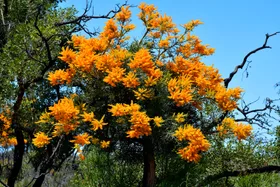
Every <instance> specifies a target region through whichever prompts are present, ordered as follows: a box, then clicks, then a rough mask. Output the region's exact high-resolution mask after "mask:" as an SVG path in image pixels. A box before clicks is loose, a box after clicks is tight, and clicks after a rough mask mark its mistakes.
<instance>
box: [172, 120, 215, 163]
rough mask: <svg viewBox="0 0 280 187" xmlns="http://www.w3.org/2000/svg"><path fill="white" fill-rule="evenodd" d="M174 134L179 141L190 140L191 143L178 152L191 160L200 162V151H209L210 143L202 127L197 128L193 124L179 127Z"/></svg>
mask: <svg viewBox="0 0 280 187" xmlns="http://www.w3.org/2000/svg"><path fill="white" fill-rule="evenodd" d="M174 136H175V137H176V138H177V139H178V141H188V142H189V145H188V146H187V147H185V148H182V149H179V151H178V154H179V155H181V157H182V158H183V159H185V160H188V161H189V162H193V161H194V162H198V161H199V159H200V157H201V156H200V155H199V153H200V152H202V151H207V150H208V149H209V147H210V143H209V142H208V141H207V140H206V139H205V137H204V135H203V134H202V132H201V131H200V129H196V128H194V127H193V126H191V125H186V126H184V127H179V128H178V129H177V130H176V131H175V134H174Z"/></svg>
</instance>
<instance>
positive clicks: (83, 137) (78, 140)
mask: <svg viewBox="0 0 280 187" xmlns="http://www.w3.org/2000/svg"><path fill="white" fill-rule="evenodd" d="M91 138H92V136H90V135H89V134H88V133H83V134H78V135H77V136H74V140H70V142H72V143H74V144H79V145H81V146H84V145H85V144H90V141H89V140H90V139H91Z"/></svg>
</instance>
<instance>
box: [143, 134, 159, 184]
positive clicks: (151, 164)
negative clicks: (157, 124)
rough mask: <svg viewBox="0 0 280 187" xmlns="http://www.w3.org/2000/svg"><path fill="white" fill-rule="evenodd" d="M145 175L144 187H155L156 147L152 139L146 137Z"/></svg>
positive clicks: (144, 147)
mask: <svg viewBox="0 0 280 187" xmlns="http://www.w3.org/2000/svg"><path fill="white" fill-rule="evenodd" d="M143 156H144V175H143V187H154V186H155V185H156V163H155V155H154V145H153V142H152V139H151V138H150V137H145V139H144V142H143Z"/></svg>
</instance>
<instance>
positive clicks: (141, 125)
mask: <svg viewBox="0 0 280 187" xmlns="http://www.w3.org/2000/svg"><path fill="white" fill-rule="evenodd" d="M150 120H151V118H149V117H148V116H147V115H146V113H145V112H140V111H137V112H133V113H132V115H131V119H130V120H129V121H130V122H131V123H132V124H133V125H132V126H131V130H129V131H128V132H127V134H128V136H127V137H129V138H139V137H140V136H144V135H145V136H148V135H150V134H151V133H152V129H151V126H150V124H149V121H150Z"/></svg>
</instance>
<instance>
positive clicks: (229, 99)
mask: <svg viewBox="0 0 280 187" xmlns="http://www.w3.org/2000/svg"><path fill="white" fill-rule="evenodd" d="M241 92H242V89H241V88H239V87H237V88H230V89H226V88H224V87H220V89H219V92H217V93H216V96H215V98H216V101H217V102H218V105H219V107H220V108H221V109H223V110H225V111H231V110H234V109H236V108H237V103H236V101H237V100H238V99H240V94H241Z"/></svg>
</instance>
